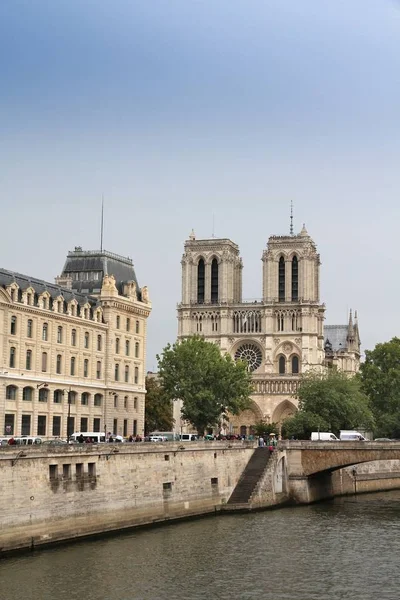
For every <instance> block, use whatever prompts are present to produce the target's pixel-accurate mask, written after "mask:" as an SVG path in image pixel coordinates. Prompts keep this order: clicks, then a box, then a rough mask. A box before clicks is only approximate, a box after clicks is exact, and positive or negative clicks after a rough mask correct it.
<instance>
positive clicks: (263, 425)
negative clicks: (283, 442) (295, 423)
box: [253, 421, 279, 436]
mask: <svg viewBox="0 0 400 600" xmlns="http://www.w3.org/2000/svg"><path fill="white" fill-rule="evenodd" d="M253 429H254V433H255V434H256V435H261V436H264V435H269V434H270V433H275V435H278V433H279V429H278V425H277V424H276V423H267V422H266V421H257V423H256V424H255V425H254V427H253Z"/></svg>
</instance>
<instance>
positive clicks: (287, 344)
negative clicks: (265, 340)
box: [283, 342, 293, 354]
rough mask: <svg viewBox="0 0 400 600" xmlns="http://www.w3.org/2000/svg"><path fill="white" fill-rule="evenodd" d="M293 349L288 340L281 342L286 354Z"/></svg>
mask: <svg viewBox="0 0 400 600" xmlns="http://www.w3.org/2000/svg"><path fill="white" fill-rule="evenodd" d="M292 350H293V344H291V343H290V342H286V343H285V344H283V351H284V352H285V353H286V354H290V353H291V352H292Z"/></svg>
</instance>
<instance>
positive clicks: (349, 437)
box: [340, 429, 367, 442]
mask: <svg viewBox="0 0 400 600" xmlns="http://www.w3.org/2000/svg"><path fill="white" fill-rule="evenodd" d="M340 441H341V442H366V441H367V440H366V439H365V437H364V436H363V435H362V434H361V433H360V432H359V431H347V430H344V429H341V430H340Z"/></svg>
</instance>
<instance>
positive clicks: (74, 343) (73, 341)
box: [71, 329, 76, 346]
mask: <svg viewBox="0 0 400 600" xmlns="http://www.w3.org/2000/svg"><path fill="white" fill-rule="evenodd" d="M71 346H76V329H73V330H72V331H71Z"/></svg>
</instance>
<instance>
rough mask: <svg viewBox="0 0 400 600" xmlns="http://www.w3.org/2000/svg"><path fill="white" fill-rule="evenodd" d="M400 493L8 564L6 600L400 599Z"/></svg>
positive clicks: (183, 526) (218, 520) (3, 577)
mask: <svg viewBox="0 0 400 600" xmlns="http://www.w3.org/2000/svg"><path fill="white" fill-rule="evenodd" d="M399 514H400V492H388V493H385V494H373V495H369V496H366V495H363V496H357V497H348V498H341V499H337V500H335V501H333V502H330V503H323V504H319V505H313V506H308V507H298V508H288V509H281V510H275V511H268V512H262V513H253V514H249V515H228V516H224V517H210V518H207V519H201V520H197V521H191V522H187V523H179V524H175V525H172V526H165V527H160V528H156V529H152V530H141V531H136V532H134V533H130V534H124V535H119V536H116V537H114V538H107V539H102V540H94V541H89V542H82V543H79V544H74V545H70V546H64V547H59V548H56V549H51V550H47V551H42V552H36V553H34V554H33V555H27V556H21V557H13V558H9V559H4V560H2V561H1V563H0V581H1V590H2V597H4V598H7V599H8V600H14V598H15V599H17V598H18V599H20V598H24V599H25V600H28V599H31V598H32V599H34V600H37V599H40V600H48V599H49V600H50V599H51V600H53V599H57V600H64V599H67V598H68V599H70V600H74V599H75V598H76V599H78V598H79V599H80V600H81V599H82V598H84V599H86V600H92V599H93V600H94V599H98V598H119V599H127V600H128V599H141V600H147V599H150V598H151V599H154V598H173V599H178V600H179V599H181V598H182V599H183V598H185V599H189V600H194V599H196V600H201V599H203V598H207V599H209V598H218V599H221V600H225V599H228V598H229V599H230V600H231V599H232V598H237V599H239V600H241V599H243V600H247V599H250V598H251V599H254V598H260V599H261V598H262V599H263V600H270V599H271V600H272V599H274V600H286V599H288V600H293V599H294V598H297V599H299V600H314V599H315V600H320V599H321V598H324V599H328V600H330V599H332V600H333V599H335V600H337V599H344V598H346V599H351V600H369V599H371V600H372V599H374V600H376V599H379V600H398V598H399V594H400V593H399V589H400V574H399V569H398V556H399V555H400V536H399V527H400V525H399Z"/></svg>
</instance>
